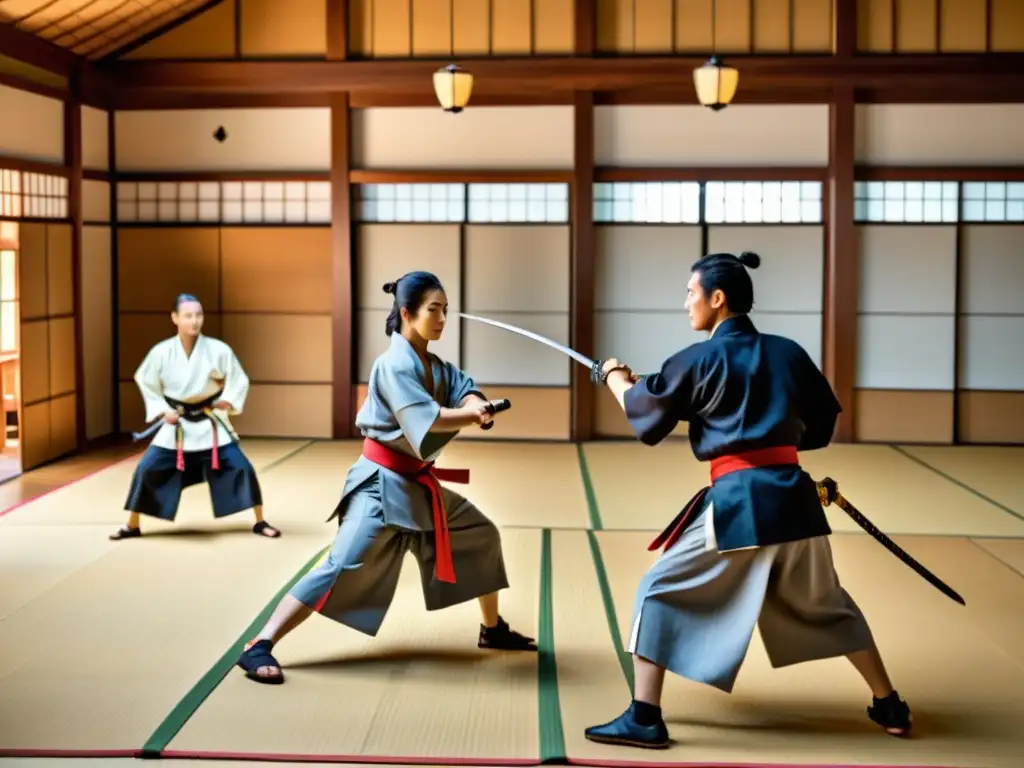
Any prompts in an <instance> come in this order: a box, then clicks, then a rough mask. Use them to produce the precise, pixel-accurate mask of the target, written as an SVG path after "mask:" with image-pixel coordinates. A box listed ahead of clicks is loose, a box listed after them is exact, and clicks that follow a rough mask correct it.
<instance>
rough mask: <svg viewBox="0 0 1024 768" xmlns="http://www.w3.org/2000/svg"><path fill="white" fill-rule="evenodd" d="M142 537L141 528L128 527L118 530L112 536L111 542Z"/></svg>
mask: <svg viewBox="0 0 1024 768" xmlns="http://www.w3.org/2000/svg"><path fill="white" fill-rule="evenodd" d="M141 535H142V529H141V528H129V527H128V526H127V525H126V526H124V527H123V528H118V529H117V530H116V531H114V533H112V534H110V540H111V541H120V540H121V539H137V538H139V537H140V536H141Z"/></svg>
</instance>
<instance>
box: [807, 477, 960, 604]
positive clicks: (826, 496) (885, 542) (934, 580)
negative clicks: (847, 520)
mask: <svg viewBox="0 0 1024 768" xmlns="http://www.w3.org/2000/svg"><path fill="white" fill-rule="evenodd" d="M816 485H817V486H818V499H819V500H820V501H821V505H822V506H823V507H827V506H828V505H829V504H835V505H836V506H837V507H839V508H840V509H841V510H843V512H845V513H846V514H848V515H849V516H850V517H851V518H853V522H855V523H856V524H857V525H859V526H860V527H861V528H863V529H864V530H865V531H867V532H868V533H869V534H871V536H872V537H873V538H874V539H875V541H877V542H878V543H879V544H881V545H882V546H883V547H885V548H886V549H888V550H889V551H890V552H892V553H893V554H894V555H896V557H898V558H899V559H900V560H902V561H903V563H904V565H907V566H909V567H910V568H911V569H912V570H913V571H915V572H916V573H917V574H918V575H919V576H921V577H922V578H923V579H924V580H925V581H927V582H928V583H929V584H931V585H932V586H933V587H935V588H936V589H938V590H939V591H940V592H942V594H944V595H945V596H946V597H948V598H950V599H951V600H953V601H955V602H957V603H960V605H967V603H966V602H964V599H963V598H962V597H961V596H960V595H959V594H958V593H957V592H956V590H954V589H953V588H952V587H950V586H949V585H948V584H946V582H944V581H943V580H942V579H940V578H939V577H938V576H936V575H935V574H934V573H932V572H931V571H929V570H928V569H927V568H925V567H924V566H923V565H921V564H920V563H919V562H917V560H915V559H914V558H913V557H911V555H910V554H908V553H907V552H906V551H905V550H904V549H903V548H902V547H900V545H899V544H897V543H896V542H895V541H893V540H892V539H890V538H889V537H888V536H886V535H885V534H884V533H882V532H881V531H880V530H878V528H876V527H875V525H874V523H872V522H871V521H870V520H868V519H867V518H866V517H864V515H863V514H861V512H860V511H859V510H858V509H857V508H856V507H855V506H853V504H851V503H850V502H849V501H847V500H846V499H845V498H843V495H842V494H841V493H839V484H838V483H836V481H835V480H833V479H832V478H831V477H826V478H825V479H824V480H822V481H821V482H820V483H816Z"/></svg>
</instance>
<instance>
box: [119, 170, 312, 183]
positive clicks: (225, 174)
mask: <svg viewBox="0 0 1024 768" xmlns="http://www.w3.org/2000/svg"><path fill="white" fill-rule="evenodd" d="M108 176H109V178H110V181H114V182H117V181H330V180H331V171H302V170H295V171H188V170H184V171H118V172H114V171H111V173H110V174H108Z"/></svg>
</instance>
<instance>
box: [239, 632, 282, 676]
mask: <svg viewBox="0 0 1024 768" xmlns="http://www.w3.org/2000/svg"><path fill="white" fill-rule="evenodd" d="M273 647H274V644H273V643H272V642H271V641H270V640H257V641H256V642H255V643H253V644H252V645H250V646H249V647H248V648H246V649H245V650H244V651H243V652H242V655H241V656H240V657H239V658H238V661H237V662H235V664H236V665H237V666H239V667H241V668H242V669H244V670H245V676H246V677H248V678H249V679H250V680H255V681H256V682H257V683H265V684H266V685H280V684H281V683H283V682H284V672H282V671H281V665H280V664H278V663H277V659H275V658H274V657H273V656H271V655H270V651H271V649H272V648H273ZM261 667H273V668H274V669H276V670H277V674H276V675H261V674H260V673H259V670H260V668H261Z"/></svg>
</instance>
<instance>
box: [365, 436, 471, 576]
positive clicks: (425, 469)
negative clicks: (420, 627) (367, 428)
mask: <svg viewBox="0 0 1024 768" xmlns="http://www.w3.org/2000/svg"><path fill="white" fill-rule="evenodd" d="M363 456H365V457H366V458H367V459H369V460H370V461H372V462H373V463H374V464H379V465H380V466H382V467H384V468H385V469H390V470H391V471H392V472H396V473H398V474H399V475H402V476H403V477H405V478H406V479H407V480H412V481H413V482H416V483H419V484H420V485H422V486H424V487H425V488H426V489H427V490H428V491H429V492H430V506H431V508H432V511H433V513H434V544H435V549H436V550H437V555H436V561H435V572H436V575H437V580H438V581H445V582H448V583H449V584H454V583H455V565H454V563H453V561H452V544H451V540H450V539H449V537H448V513H447V511H446V510H445V508H444V497H443V496H442V495H441V485H440V483H439V482H438V481H440V480H447V481H448V482H450V483H468V482H469V470H468V469H438V468H437V467H435V466H434V462H432V461H420V460H419V459H416V458H414V457H412V456H409V455H407V454H404V453H400V452H399V451H395V450H392V449H391V448H388V447H387V446H386V445H383V444H381V443H378V442H377V441H376V440H371V439H370V438H366V439H365V440H363Z"/></svg>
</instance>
